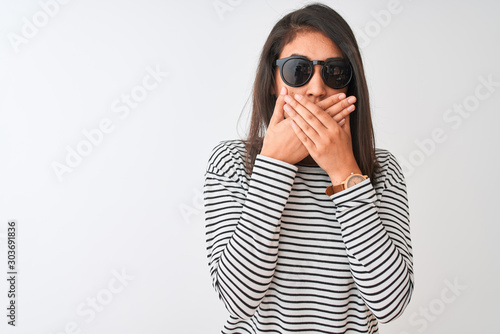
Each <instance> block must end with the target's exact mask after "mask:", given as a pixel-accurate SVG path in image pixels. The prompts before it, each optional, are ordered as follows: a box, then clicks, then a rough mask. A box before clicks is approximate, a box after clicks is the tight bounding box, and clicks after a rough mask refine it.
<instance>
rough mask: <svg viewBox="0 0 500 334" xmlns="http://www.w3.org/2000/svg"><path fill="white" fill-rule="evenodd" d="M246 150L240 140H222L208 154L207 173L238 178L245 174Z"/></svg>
mask: <svg viewBox="0 0 500 334" xmlns="http://www.w3.org/2000/svg"><path fill="white" fill-rule="evenodd" d="M245 157H246V148H245V142H244V141H242V140H237V139H236V140H224V141H221V142H220V143H219V144H217V145H216V146H215V147H214V148H213V149H212V153H211V154H210V158H209V159H208V165H207V173H214V174H220V175H226V176H229V177H236V178H239V177H241V176H244V175H246V172H245Z"/></svg>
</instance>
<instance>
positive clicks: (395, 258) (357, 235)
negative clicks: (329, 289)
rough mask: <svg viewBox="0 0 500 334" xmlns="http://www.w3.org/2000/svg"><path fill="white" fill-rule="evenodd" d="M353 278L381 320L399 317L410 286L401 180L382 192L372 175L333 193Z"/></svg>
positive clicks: (411, 288)
mask: <svg viewBox="0 0 500 334" xmlns="http://www.w3.org/2000/svg"><path fill="white" fill-rule="evenodd" d="M332 199H333V200H334V202H335V203H336V205H337V206H338V208H337V219H338V221H339V223H340V226H341V231H342V238H343V240H344V243H345V246H346V251H347V254H348V257H349V262H350V265H351V271H352V273H353V278H354V280H355V282H356V285H357V287H358V290H359V291H360V293H361V295H362V297H363V299H364V300H365V302H366V304H367V306H368V307H369V308H370V309H371V310H372V312H373V313H374V315H375V316H376V317H377V319H379V320H380V321H381V322H388V321H390V320H392V319H394V318H396V317H398V316H399V315H400V314H401V313H402V312H403V311H404V309H405V307H406V305H407V304H408V302H409V300H410V297H411V294H412V291H413V269H412V255H411V246H410V237H409V216H408V206H407V201H406V191H405V188H404V185H402V186H401V185H400V186H393V187H391V188H390V189H386V190H384V192H383V196H382V197H381V200H380V203H379V206H377V205H376V201H377V198H376V194H375V191H374V189H373V187H372V185H371V184H370V180H365V181H364V182H362V183H360V184H358V185H356V186H355V187H353V188H349V189H347V190H344V191H342V192H340V193H338V194H335V195H333V196H332Z"/></svg>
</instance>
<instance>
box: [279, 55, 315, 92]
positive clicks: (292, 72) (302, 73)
mask: <svg viewBox="0 0 500 334" xmlns="http://www.w3.org/2000/svg"><path fill="white" fill-rule="evenodd" d="M281 70H282V73H283V79H284V81H285V82H286V83H287V84H288V85H289V86H295V87H298V86H302V85H303V84H305V83H306V82H307V80H308V79H309V76H310V75H311V64H310V63H309V62H307V61H305V60H303V59H289V60H287V61H286V62H285V63H284V64H283V68H282V69H281Z"/></svg>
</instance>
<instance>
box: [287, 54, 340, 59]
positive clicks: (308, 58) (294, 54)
mask: <svg viewBox="0 0 500 334" xmlns="http://www.w3.org/2000/svg"><path fill="white" fill-rule="evenodd" d="M291 56H300V57H305V58H307V59H309V60H312V59H310V58H309V57H307V56H304V55H301V54H299V53H292V54H291V55H290V56H289V57H291ZM334 58H335V59H344V57H342V56H340V57H328V58H327V59H334Z"/></svg>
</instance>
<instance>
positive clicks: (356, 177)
mask: <svg viewBox="0 0 500 334" xmlns="http://www.w3.org/2000/svg"><path fill="white" fill-rule="evenodd" d="M364 180H365V178H364V177H363V175H359V174H354V175H351V176H350V177H349V179H348V180H347V182H346V188H349V187H352V186H354V185H356V184H358V183H360V182H363V181H364Z"/></svg>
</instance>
